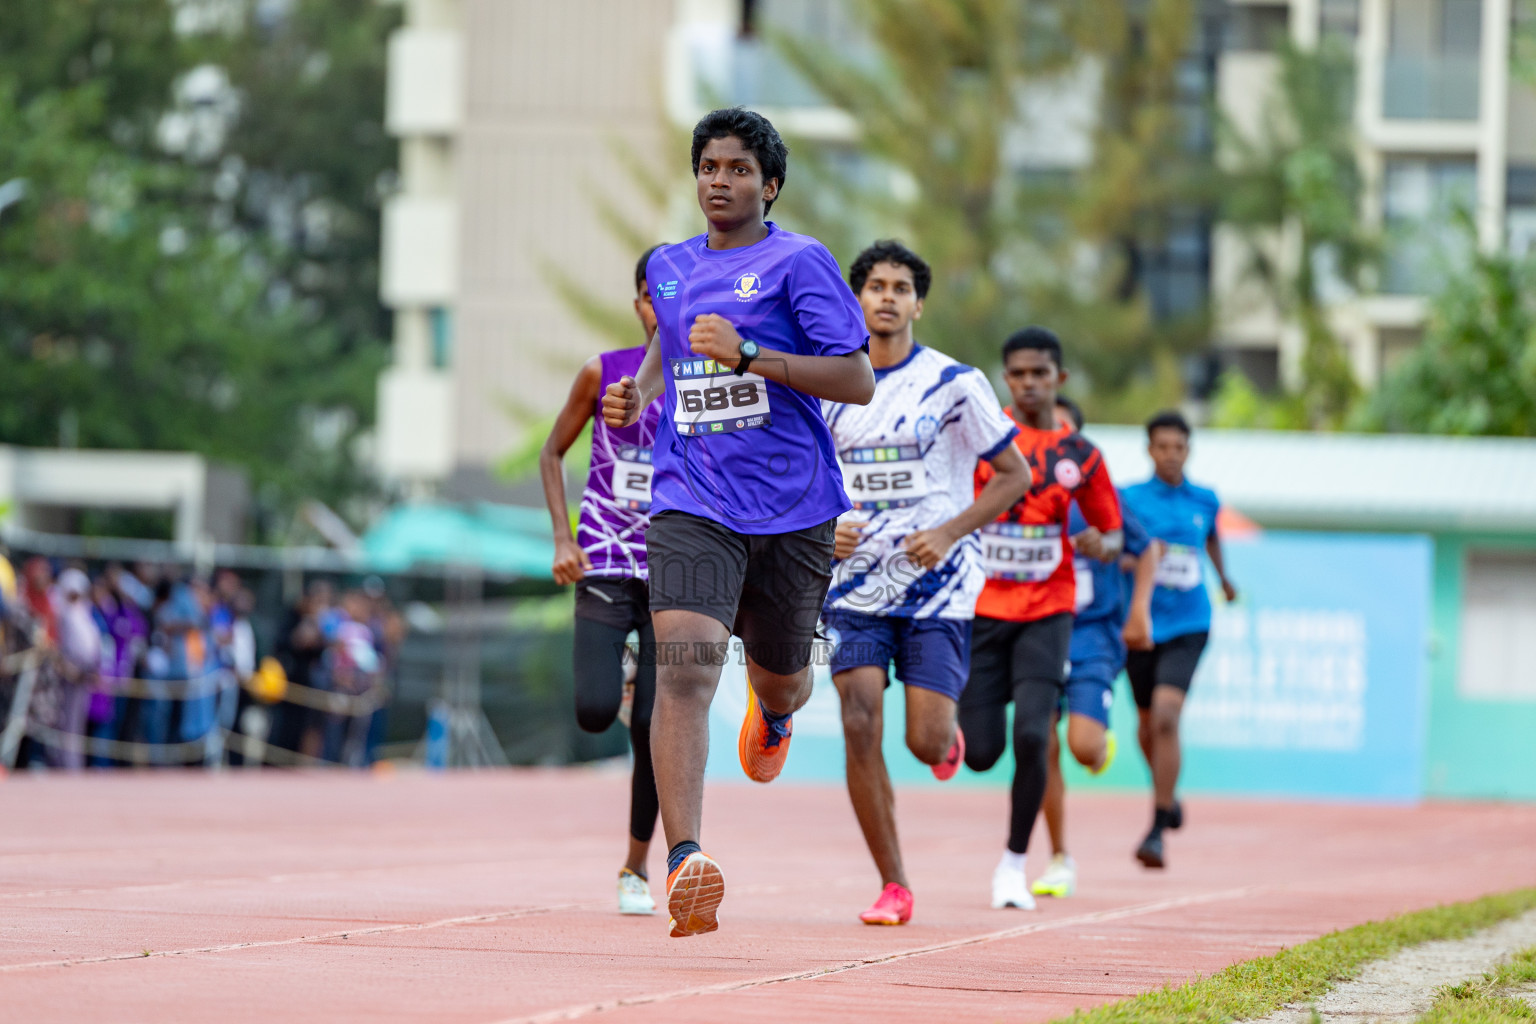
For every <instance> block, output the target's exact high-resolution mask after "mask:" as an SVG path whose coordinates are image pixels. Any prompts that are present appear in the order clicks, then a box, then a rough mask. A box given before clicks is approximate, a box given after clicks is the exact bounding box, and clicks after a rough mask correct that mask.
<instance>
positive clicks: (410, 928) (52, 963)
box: [0, 900, 608, 973]
mask: <svg viewBox="0 0 1536 1024" xmlns="http://www.w3.org/2000/svg"><path fill="white" fill-rule="evenodd" d="M606 906H608V901H606V900H604V901H602V902H587V903H560V904H554V905H552V906H547V907H523V908H521V909H518V910H503V911H498V912H497V913H494V914H470V915H467V916H465V917H444V918H441V919H439V920H436V921H410V922H406V923H404V924H384V925H373V926H371V927H363V928H343V929H341V930H339V931H334V932H324V933H322V934H320V935H296V936H293V937H292V938H286V939H264V940H261V941H258V942H230V943H226V944H224V945H219V946H194V947H192V948H189V949H165V950H154V949H152V950H149V951H147V952H140V953H108V954H105V955H103V956H86V957H79V958H76V959H73V960H39V961H34V962H33V963H27V964H0V973H11V972H15V971H32V970H38V969H40V968H44V967H76V966H79V965H81V964H104V963H111V962H112V961H115V960H145V959H153V958H155V957H166V956H186V955H188V954H189V953H227V952H229V951H231V950H236V949H262V948H264V947H268V946H292V945H297V944H298V943H301V942H325V941H327V940H330V939H344V938H351V937H352V936H354V935H388V934H390V933H393V932H418V931H426V930H428V929H430V928H451V927H453V926H455V925H461V924H486V923H489V922H492V921H507V920H511V919H512V918H517V917H534V916H537V915H539V914H553V913H557V912H559V911H562V910H586V909H589V908H592V907H606Z"/></svg>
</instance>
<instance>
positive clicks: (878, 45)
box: [775, 0, 1203, 411]
mask: <svg viewBox="0 0 1536 1024" xmlns="http://www.w3.org/2000/svg"><path fill="white" fill-rule="evenodd" d="M850 4H851V9H852V11H853V13H854V14H855V16H856V17H857V19H858V21H859V23H860V25H861V26H862V28H863V31H864V33H865V35H866V36H867V39H868V41H869V45H868V47H867V48H863V49H860V50H859V51H857V52H852V53H849V52H836V51H834V50H833V49H832V48H831V47H830V46H828V45H826V44H824V43H822V42H820V41H817V40H813V39H804V38H795V37H792V36H783V35H780V36H778V37H776V38H775V42H776V44H777V45H778V46H779V48H780V49H781V51H782V52H783V54H784V55H785V56H786V57H787V58H788V60H789V61H790V62H791V64H792V65H793V66H794V67H795V68H796V69H797V71H798V72H799V73H800V74H801V75H803V76H804V77H805V79H806V80H807V81H808V82H809V83H810V84H811V85H812V86H813V87H814V88H815V90H816V91H817V92H819V93H820V94H821V95H822V96H823V97H824V98H825V99H826V100H827V101H828V102H829V103H831V104H832V105H833V106H835V107H838V108H840V109H842V110H844V111H846V112H847V113H848V114H850V115H851V117H852V119H853V120H854V121H855V123H857V125H858V126H859V137H858V140H857V142H856V147H857V151H858V154H859V156H860V157H861V158H862V159H861V160H860V161H859V162H858V163H857V164H856V165H855V164H851V163H850V161H849V160H848V159H847V158H846V150H845V149H843V148H842V147H840V146H837V145H829V144H824V143H818V142H816V141H814V140H809V139H791V140H790V143H791V147H792V148H793V149H794V152H795V156H794V174H793V175H792V177H795V178H798V179H799V180H800V182H801V183H800V184H798V185H796V184H794V183H793V182H791V184H790V186H789V188H787V189H786V191H785V193H784V199H783V200H781V205H782V206H783V207H784V213H783V216H784V217H785V219H786V220H788V221H790V222H792V223H793V224H795V225H796V226H799V227H803V228H804V229H805V230H808V231H810V232H811V233H812V234H815V235H816V236H817V237H819V238H821V239H822V240H823V241H825V242H827V244H828V245H829V246H830V247H831V248H832V249H833V251H834V252H835V253H836V254H837V255H838V256H839V258H840V259H842V260H843V261H844V262H846V261H847V260H849V259H850V258H851V257H852V256H853V255H854V254H855V253H856V252H857V251H858V250H859V249H860V248H862V247H863V246H864V245H867V244H868V243H869V242H870V241H872V240H873V239H874V238H875V237H885V236H897V237H900V238H902V239H903V240H905V241H906V242H907V243H908V244H909V245H911V246H912V247H913V248H914V249H916V250H917V251H918V252H919V253H921V254H923V256H924V257H925V258H926V259H927V260H928V261H929V262H930V264H932V266H933V268H934V286H933V292H932V295H931V297H930V301H929V304H928V307H927V310H926V312H925V314H924V321H923V334H924V336H926V337H928V338H931V339H933V340H934V342H935V343H936V344H938V345H940V346H942V347H944V348H945V349H946V350H947V351H949V352H951V353H953V354H954V355H956V356H957V357H958V358H961V359H964V360H968V361H971V362H975V363H979V364H980V365H991V364H992V363H993V362H995V360H996V352H997V348H998V345H999V343H1000V342H1001V340H1002V339H1003V338H1004V337H1006V336H1007V334H1009V333H1010V332H1011V331H1013V330H1015V329H1017V328H1018V327H1020V326H1022V325H1024V324H1026V323H1030V322H1043V323H1046V324H1049V325H1051V326H1052V327H1054V328H1056V329H1058V330H1059V331H1060V332H1061V333H1062V334H1063V336H1064V338H1065V339H1066V341H1067V343H1068V348H1069V361H1070V362H1071V363H1072V364H1073V365H1074V366H1076V367H1077V368H1079V369H1085V370H1087V373H1088V377H1089V378H1090V379H1091V381H1092V383H1093V384H1094V385H1095V386H1096V388H1097V389H1098V390H1099V391H1100V392H1104V393H1108V392H1113V391H1115V390H1116V389H1121V388H1124V387H1126V386H1127V385H1128V384H1129V383H1130V382H1131V381H1133V380H1136V379H1137V378H1138V377H1140V378H1141V379H1142V383H1143V386H1144V387H1145V385H1146V383H1147V382H1149V381H1151V382H1157V381H1163V380H1166V379H1167V376H1168V375H1166V374H1155V373H1154V372H1153V370H1154V367H1155V366H1156V364H1157V362H1158V358H1159V355H1160V354H1164V355H1166V354H1168V353H1170V352H1172V351H1175V350H1177V349H1179V348H1182V347H1185V346H1187V345H1191V344H1193V343H1195V342H1197V341H1198V340H1199V339H1200V338H1201V337H1203V332H1200V331H1198V330H1194V331H1191V330H1188V325H1174V324H1169V323H1159V322H1157V321H1156V320H1155V319H1154V318H1153V317H1152V315H1151V312H1150V305H1149V302H1148V300H1147V296H1146V294H1145V289H1144V286H1143V285H1142V283H1141V282H1140V281H1139V280H1138V279H1137V277H1136V275H1135V274H1134V273H1133V272H1132V267H1131V265H1132V263H1133V262H1134V259H1135V250H1136V248H1137V246H1138V245H1140V244H1142V243H1144V242H1145V241H1147V240H1149V239H1155V238H1156V236H1157V233H1158V232H1159V231H1160V230H1161V229H1162V227H1163V221H1164V219H1165V218H1164V217H1163V214H1164V213H1166V211H1167V210H1168V209H1169V207H1170V205H1171V204H1174V203H1184V202H1188V201H1190V199H1191V198H1192V195H1191V186H1192V185H1195V184H1197V182H1198V177H1197V176H1192V175H1190V174H1186V173H1181V172H1183V171H1187V170H1189V161H1187V160H1185V159H1184V158H1183V155H1182V153H1181V151H1180V146H1179V139H1180V134H1179V132H1178V130H1177V128H1178V114H1177V112H1176V106H1177V104H1176V99H1177V97H1176V90H1175V87H1174V84H1173V79H1174V71H1175V68H1176V66H1177V64H1178V60H1179V57H1180V55H1181V54H1183V52H1184V50H1185V48H1186V46H1187V44H1188V41H1189V34H1190V31H1191V26H1192V5H1191V4H1190V3H1189V2H1187V0H1152V2H1151V3H1149V4H1147V5H1144V6H1143V7H1142V8H1140V10H1141V13H1140V14H1139V15H1137V16H1136V17H1135V18H1133V17H1132V16H1131V15H1130V14H1128V13H1127V8H1126V5H1124V4H1121V3H1117V2H1109V0H1092V2H1086V3H1067V2H1054V0H1030V2H1022V3H1021V2H1015V0H850ZM1084 82H1087V83H1088V84H1089V85H1090V86H1091V85H1092V84H1093V83H1095V82H1097V83H1098V85H1099V87H1100V88H1099V92H1100V95H1101V97H1102V105H1101V109H1100V111H1099V119H1098V125H1097V127H1096V128H1094V127H1093V126H1089V130H1090V131H1092V132H1093V148H1094V155H1093V157H1092V161H1091V164H1090V166H1089V167H1088V168H1086V169H1083V168H1072V167H1070V166H1067V167H1062V166H1061V165H1060V164H1058V165H1057V166H1056V167H1055V168H1054V169H1047V168H1048V166H1049V165H1048V163H1047V164H1036V165H1034V166H1033V167H1032V166H1031V163H1030V160H1029V159H1028V158H1025V159H1021V158H1020V154H1019V153H1017V152H1015V150H1017V149H1018V148H1019V143H1020V140H1021V139H1022V137H1023V136H1022V135H1021V130H1022V129H1023V128H1024V126H1027V125H1028V124H1030V122H1031V117H1032V115H1033V112H1034V111H1037V110H1040V109H1050V107H1049V101H1048V100H1046V97H1048V95H1049V93H1050V90H1052V89H1055V88H1060V89H1063V90H1064V91H1070V90H1072V89H1074V88H1079V87H1080V86H1081V85H1082V84H1083V83H1084ZM1042 100H1045V102H1042ZM1047 116H1050V115H1047ZM1046 127H1050V128H1054V127H1056V126H1055V125H1050V126H1046ZM1041 155H1045V156H1047V157H1053V156H1055V154H1039V153H1036V154H1034V156H1035V157H1037V158H1038V157H1039V156H1041ZM776 209H777V208H776ZM1165 361H1166V360H1165ZM1175 378H1176V375H1175ZM1175 383H1176V380H1175ZM1177 397H1179V396H1178V394H1177V393H1175V394H1173V395H1170V396H1165V398H1164V400H1167V399H1176V398H1177ZM1092 407H1093V403H1092V402H1090V410H1091V411H1092Z"/></svg>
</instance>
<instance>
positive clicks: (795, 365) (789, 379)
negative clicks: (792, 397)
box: [688, 313, 875, 405]
mask: <svg viewBox="0 0 1536 1024" xmlns="http://www.w3.org/2000/svg"><path fill="white" fill-rule="evenodd" d="M688 347H689V348H691V349H693V351H694V353H695V354H697V355H701V356H707V357H708V358H710V359H713V360H714V361H715V362H717V363H723V364H725V365H726V366H730V367H733V368H734V367H735V365H736V363H737V361H738V360H739V359H740V357H741V335H740V334H738V333H737V332H736V328H735V326H734V325H733V324H732V323H731V322H730V321H729V320H727V319H726V318H725V317H723V316H721V315H720V314H718V313H706V314H704V315H703V316H700V317H696V318H695V319H694V321H693V326H692V327H690V328H689V329H688ZM749 369H750V371H751V372H752V373H755V374H757V375H758V376H760V377H764V378H766V379H768V380H771V381H775V382H776V383H779V384H783V385H784V386H785V387H790V388H794V389H795V390H796V391H799V392H802V393H804V394H807V395H810V396H811V397H812V398H824V399H826V400H827V401H829V402H842V403H844V404H846V405H868V404H869V400H870V399H872V398H874V397H875V371H874V368H873V367H871V366H870V365H869V354H868V353H867V352H865V351H864V350H863V349H860V350H859V351H857V352H849V353H848V354H846V355H841V356H802V355H797V354H796V353H793V352H777V351H774V350H773V349H767V348H765V349H763V350H762V354H761V355H759V356H758V357H757V358H755V359H753V360H752V365H751V366H750V367H749Z"/></svg>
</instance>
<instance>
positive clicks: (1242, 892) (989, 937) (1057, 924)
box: [496, 885, 1269, 1024]
mask: <svg viewBox="0 0 1536 1024" xmlns="http://www.w3.org/2000/svg"><path fill="white" fill-rule="evenodd" d="M1267 888H1269V887H1268V886H1263V885H1245V886H1241V887H1239V888H1236V889H1222V890H1219V891H1216V892H1208V893H1197V894H1194V895H1191V896H1178V897H1175V898H1173V899H1166V900H1158V901H1156V902H1154V903H1137V904H1133V905H1131V906H1128V907H1117V908H1114V909H1111V910H1096V911H1094V912H1092V913H1089V914H1079V915H1077V916H1076V917H1063V918H1059V919H1057V920H1053V921H1040V922H1036V923H1032V924H1023V925H1019V926H1017V927H1014V928H1004V929H1002V930H1001V931H995V932H986V933H984V934H981V935H971V936H967V937H966V938H961V939H950V940H949V941H947V942H936V943H934V944H932V945H929V946H917V947H915V948H913V949H904V950H900V951H898V952H895V953H887V954H885V955H883V956H876V957H866V958H864V959H861V960H846V961H844V962H842V963H838V964H829V965H827V966H825V967H813V968H811V969H809V970H804V971H793V972H790V973H788V974H771V975H768V976H766V977H762V978H749V979H746V980H743V981H727V982H721V983H719V984H716V985H700V986H698V987H696V988H681V989H674V990H672V991H670V992H651V993H646V994H643V995H635V996H619V997H618V998H615V999H606V1000H602V1001H600V1002H595V1003H582V1004H580V1005H577V1006H566V1007H562V1008H560V1009H556V1010H548V1011H545V1012H544V1013H536V1014H533V1015H532V1016H527V1017H513V1018H509V1019H507V1020H500V1021H497V1022H496V1024H554V1022H556V1021H567V1020H578V1019H580V1018H582V1017H588V1016H591V1015H593V1014H597V1013H605V1012H607V1011H609V1010H619V1009H624V1008H625V1007H630V1006H646V1005H648V1004H651V1003H665V1002H670V1001H672V1000H674V999H687V998H690V997H692V996H708V995H719V994H721V993H725V992H739V991H741V990H743V989H749V988H758V987H760V986H763V985H777V984H780V983H782V982H787V981H806V980H809V979H812V978H824V977H827V976H828V975H832V974H842V973H845V972H847V971H858V970H862V969H864V968H866V967H877V966H879V965H880V964H888V963H893V962H895V961H898V960H909V959H911V958H912V957H918V956H928V955H931V954H933V953H944V952H947V951H949V950H951V949H962V948H964V947H966V946H978V945H981V944H983V943H988V942H1000V941H1002V940H1004V939H1013V938H1017V937H1019V936H1021V935H1032V934H1035V933H1036V932H1048V931H1059V930H1061V929H1063V928H1073V927H1076V926H1078V925H1086V924H1098V923H1100V922H1104V921H1119V920H1122V919H1124V918H1127V917H1141V916H1143V915H1146V914H1156V913H1159V912H1161V911H1164V910H1175V909H1178V908H1179V907H1191V906H1198V905H1199V904H1202V903H1219V902H1221V901H1223V900H1235V899H1241V898H1243V897H1244V896H1252V895H1254V894H1255V893H1258V892H1262V891H1264V890H1265V889H1267Z"/></svg>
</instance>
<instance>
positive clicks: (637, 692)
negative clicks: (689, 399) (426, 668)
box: [539, 246, 661, 914]
mask: <svg viewBox="0 0 1536 1024" xmlns="http://www.w3.org/2000/svg"><path fill="white" fill-rule="evenodd" d="M657 248H659V246H658V247H657ZM655 251H656V250H655V249H654V248H653V249H650V250H648V251H647V252H646V253H645V255H644V256H641V257H640V263H639V265H637V266H636V267H635V314H636V315H637V316H638V317H639V318H640V324H641V326H642V327H644V328H645V336H646V340H647V343H649V340H650V338H651V336H652V335H654V334H655V333H656V317H655V315H654V313H653V312H652V310H651V294H650V289H648V288H647V287H646V283H645V264H646V261H647V260H649V259H650V257H651V253H652V252H655ZM645 349H646V346H645V345H636V346H635V347H634V348H624V349H618V350H615V351H612V352H604V353H602V354H601V355H597V356H593V357H592V358H591V359H589V360H587V361H586V363H585V364H584V365H583V366H582V368H581V372H579V373H578V374H577V375H576V382H575V383H574V384H572V385H571V394H570V397H569V398H567V399H566V403H565V408H563V409H561V410H560V415H559V416H557V417H556V418H555V425H554V429H552V430H551V431H550V433H549V439H548V440H547V441H545V442H544V449H543V451H542V452H540V453H539V474H540V476H541V477H542V478H543V481H544V499H545V501H546V502H547V503H548V504H549V516H550V520H551V521H552V522H553V523H554V527H555V564H554V576H555V582H556V583H559V584H562V585H564V584H567V583H574V584H575V585H576V644H575V659H574V665H575V681H576V721H577V723H578V724H579V725H580V726H581V727H582V728H583V729H584V730H586V731H587V732H603V731H605V730H606V729H608V727H609V726H611V725H613V722H614V719H615V718H617V717H618V715H619V710H620V706H621V704H622V703H623V696H624V689H625V674H626V668H628V669H629V670H630V671H632V672H633V685H634V697H633V702H632V704H631V708H630V720H629V736H630V743H631V745H632V746H633V747H634V751H635V770H634V777H633V779H632V781H631V786H630V805H629V857H628V859H627V860H626V861H625V862H624V867H623V869H622V870H621V871H620V872H619V912H620V913H621V914H653V913H655V912H656V903H655V901H654V900H653V899H652V898H651V893H650V885H649V883H648V881H647V878H648V874H647V871H646V866H645V861H646V854H647V853H648V852H649V850H650V846H651V835H652V833H653V832H654V831H655V829H656V813H657V803H656V780H655V778H654V776H653V775H652V774H651V706H652V704H653V703H654V702H655V697H656V663H655V659H654V658H641V659H638V663H637V662H636V661H635V660H627V659H626V658H625V657H624V652H625V642H626V640H627V638H628V636H629V634H630V633H631V632H632V631H633V632H638V633H639V635H640V646H641V650H648V649H652V645H653V644H654V642H655V634H654V632H653V631H652V628H651V612H650V596H649V591H648V588H647V577H646V566H645V530H646V527H647V526H649V525H650V520H651V445H652V443H653V441H654V439H655V437H656V424H657V421H658V420H659V419H660V417H661V409H660V407H658V406H653V407H651V408H649V409H647V410H646V413H645V415H644V416H642V417H641V418H640V420H639V421H638V422H636V423H633V424H630V425H629V426H626V427H610V426H608V425H607V424H606V423H604V422H603V417H602V406H601V404H600V403H601V402H602V396H603V392H604V390H605V389H606V388H607V387H608V385H609V384H612V383H615V382H616V381H619V380H621V379H623V378H624V377H626V376H628V377H633V376H634V375H635V373H636V372H638V370H639V368H640V362H641V360H642V359H644V358H645ZM588 420H591V421H592V467H591V469H590V470H588V472H587V484H586V487H585V489H584V490H583V491H582V494H581V516H580V520H579V522H578V524H577V527H576V536H575V537H572V536H571V521H570V515H569V512H568V511H567V506H566V500H565V472H564V464H563V462H562V460H563V459H564V458H565V453H566V451H567V450H569V449H570V447H571V445H573V444H574V443H575V442H576V438H577V437H578V436H579V435H580V434H581V431H582V428H583V427H585V426H586V425H587V421H588ZM647 662H648V663H647Z"/></svg>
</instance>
